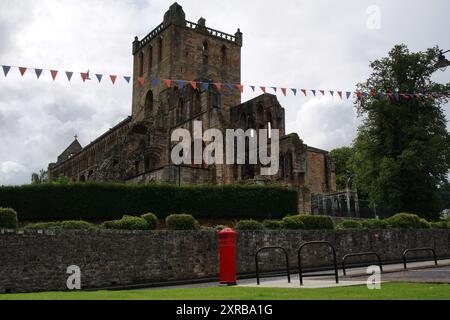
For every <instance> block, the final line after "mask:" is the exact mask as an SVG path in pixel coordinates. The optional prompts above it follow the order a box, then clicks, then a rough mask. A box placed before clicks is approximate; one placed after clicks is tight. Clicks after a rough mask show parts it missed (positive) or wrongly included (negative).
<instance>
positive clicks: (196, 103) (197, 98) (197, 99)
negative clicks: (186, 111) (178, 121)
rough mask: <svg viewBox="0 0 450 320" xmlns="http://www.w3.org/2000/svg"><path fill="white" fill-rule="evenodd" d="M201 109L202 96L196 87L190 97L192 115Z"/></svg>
mask: <svg viewBox="0 0 450 320" xmlns="http://www.w3.org/2000/svg"><path fill="white" fill-rule="evenodd" d="M201 111H202V97H201V95H200V91H198V89H196V90H195V91H194V94H193V97H192V117H194V116H196V115H197V114H199V113H200V112H201Z"/></svg>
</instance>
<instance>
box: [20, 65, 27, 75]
mask: <svg viewBox="0 0 450 320" xmlns="http://www.w3.org/2000/svg"><path fill="white" fill-rule="evenodd" d="M19 71H20V74H21V75H22V77H23V75H24V74H25V72H27V68H24V67H19Z"/></svg>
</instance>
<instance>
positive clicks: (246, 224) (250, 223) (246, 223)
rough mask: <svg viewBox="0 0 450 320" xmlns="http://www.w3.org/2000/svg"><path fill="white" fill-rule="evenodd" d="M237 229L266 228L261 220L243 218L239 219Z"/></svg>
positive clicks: (235, 227)
mask: <svg viewBox="0 0 450 320" xmlns="http://www.w3.org/2000/svg"><path fill="white" fill-rule="evenodd" d="M234 229H236V230H264V226H263V225H262V223H261V222H259V221H255V220H242V221H239V222H238V223H237V224H236V225H235V226H234Z"/></svg>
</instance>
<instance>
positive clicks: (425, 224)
mask: <svg viewBox="0 0 450 320" xmlns="http://www.w3.org/2000/svg"><path fill="white" fill-rule="evenodd" d="M420 229H431V223H429V222H428V221H427V220H425V219H420Z"/></svg>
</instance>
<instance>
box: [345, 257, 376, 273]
mask: <svg viewBox="0 0 450 320" xmlns="http://www.w3.org/2000/svg"><path fill="white" fill-rule="evenodd" d="M364 256H376V257H377V259H378V265H379V266H380V270H381V272H383V264H382V262H381V257H380V255H379V254H378V253H376V252H359V253H350V254H347V255H345V256H344V257H343V258H342V272H343V273H344V276H346V275H347V268H346V265H345V262H346V261H347V259H348V258H352V257H364Z"/></svg>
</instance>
